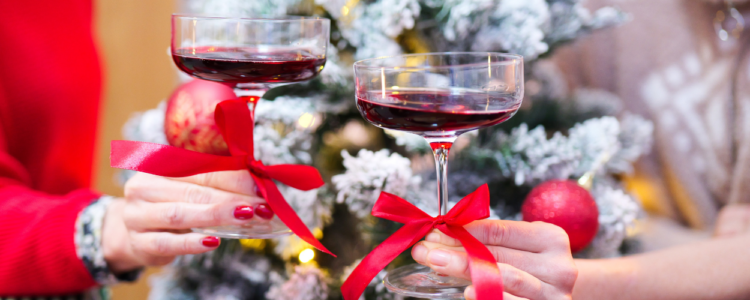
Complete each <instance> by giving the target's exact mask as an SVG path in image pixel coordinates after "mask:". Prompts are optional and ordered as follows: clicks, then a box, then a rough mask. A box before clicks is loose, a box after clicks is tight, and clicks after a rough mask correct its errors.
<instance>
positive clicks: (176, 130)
mask: <svg viewBox="0 0 750 300" xmlns="http://www.w3.org/2000/svg"><path fill="white" fill-rule="evenodd" d="M235 98H237V96H235V94H234V91H233V90H232V88H230V87H228V86H226V85H223V84H221V83H216V82H210V81H205V80H198V79H195V80H192V81H190V82H188V83H185V84H183V85H181V86H179V87H178V88H177V89H176V90H175V91H174V92H173V93H172V95H171V96H169V100H167V110H166V115H165V118H164V133H165V134H166V135H167V141H169V144H170V145H172V146H175V147H180V148H185V149H188V150H193V151H198V152H202V153H210V154H218V155H229V147H228V146H227V143H226V142H224V138H223V137H222V136H221V132H220V131H219V128H218V126H216V122H215V121H214V110H215V109H216V105H217V104H219V102H221V101H224V100H228V99H235Z"/></svg>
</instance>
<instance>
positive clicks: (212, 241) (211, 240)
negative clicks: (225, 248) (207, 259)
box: [201, 236, 220, 248]
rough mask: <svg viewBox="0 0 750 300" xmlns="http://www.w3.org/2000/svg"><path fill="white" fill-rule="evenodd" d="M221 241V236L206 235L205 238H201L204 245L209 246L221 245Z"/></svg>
mask: <svg viewBox="0 0 750 300" xmlns="http://www.w3.org/2000/svg"><path fill="white" fill-rule="evenodd" d="M219 242H220V240H219V238H217V237H215V236H209V237H205V238H203V239H202V240H201V243H202V244H203V246H206V247H209V248H215V247H218V246H219Z"/></svg>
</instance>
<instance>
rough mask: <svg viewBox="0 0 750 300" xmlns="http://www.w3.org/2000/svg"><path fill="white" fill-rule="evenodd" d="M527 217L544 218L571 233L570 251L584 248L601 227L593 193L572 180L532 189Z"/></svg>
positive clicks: (525, 209) (530, 219)
mask: <svg viewBox="0 0 750 300" xmlns="http://www.w3.org/2000/svg"><path fill="white" fill-rule="evenodd" d="M521 213H522V214H523V220H524V221H528V222H533V221H543V222H547V223H551V224H555V225H557V226H560V227H561V228H562V229H564V230H565V232H567V233H568V237H569V238H570V250H571V251H572V252H574V253H575V252H578V251H581V250H583V248H585V247H586V246H587V245H588V244H589V243H591V241H592V240H593V239H594V236H595V235H596V232H597V230H598V229H599V210H598V209H597V208H596V202H595V201H594V198H593V197H591V193H589V191H587V190H586V189H584V188H582V187H581V186H580V185H578V183H576V182H575V181H571V180H550V181H547V182H544V183H542V184H540V185H538V186H536V187H535V188H534V189H532V190H531V193H529V195H528V196H526V201H525V202H524V203H523V206H522V207H521Z"/></svg>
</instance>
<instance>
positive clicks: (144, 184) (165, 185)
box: [125, 175, 265, 204]
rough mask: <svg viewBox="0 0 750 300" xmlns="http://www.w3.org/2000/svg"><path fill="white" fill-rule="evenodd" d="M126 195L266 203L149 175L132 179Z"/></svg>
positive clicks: (147, 198)
mask: <svg viewBox="0 0 750 300" xmlns="http://www.w3.org/2000/svg"><path fill="white" fill-rule="evenodd" d="M125 197H126V198H128V199H130V200H132V199H141V200H145V201H148V202H188V203H196V204H210V203H220V202H232V201H241V202H246V203H251V204H258V203H265V200H264V199H263V198H260V197H256V196H248V195H246V194H238V193H232V192H227V191H223V190H219V189H215V188H211V187H206V186H201V185H198V184H192V183H187V182H182V181H177V180H172V179H169V178H166V177H161V176H154V175H148V176H146V177H140V178H139V179H137V180H130V181H128V183H127V184H126V186H125Z"/></svg>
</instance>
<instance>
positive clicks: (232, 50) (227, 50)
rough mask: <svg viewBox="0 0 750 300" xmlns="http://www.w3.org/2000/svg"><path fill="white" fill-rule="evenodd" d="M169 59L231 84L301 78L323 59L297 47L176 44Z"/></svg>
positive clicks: (318, 67) (190, 70) (308, 75)
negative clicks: (193, 45)
mask: <svg viewBox="0 0 750 300" xmlns="http://www.w3.org/2000/svg"><path fill="white" fill-rule="evenodd" d="M172 59H173V60H174V63H175V64H176V65H177V67H179V68H180V70H182V71H185V72H186V73H188V74H190V75H193V76H195V77H198V78H200V79H204V80H210V81H218V82H226V83H234V84H237V83H250V82H252V83H274V82H298V81H305V80H309V79H311V78H313V77H315V76H316V75H318V73H320V71H321V70H323V65H324V64H325V62H326V59H325V58H320V57H318V56H314V55H312V54H310V53H309V52H307V51H305V50H300V49H295V50H288V49H284V50H278V51H271V52H268V51H265V52H264V51H260V50H258V49H256V48H240V47H196V48H180V49H177V50H175V51H174V52H173V53H172Z"/></svg>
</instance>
